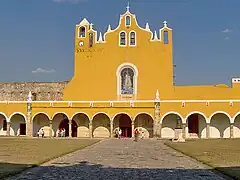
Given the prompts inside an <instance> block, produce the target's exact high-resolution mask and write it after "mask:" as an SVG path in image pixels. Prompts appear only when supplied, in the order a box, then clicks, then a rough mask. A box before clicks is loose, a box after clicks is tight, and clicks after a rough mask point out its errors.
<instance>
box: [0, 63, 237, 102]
mask: <svg viewBox="0 0 240 180" xmlns="http://www.w3.org/2000/svg"><path fill="white" fill-rule="evenodd" d="M129 64H130V63H129ZM110 101H112V102H113V103H114V102H130V101H132V100H129V101H127V100H126V101H119V100H116V101H114V100H106V101H32V104H38V103H49V102H52V103H69V102H72V103H89V102H93V103H109V102H110ZM183 101H184V102H185V103H188V102H189V103H206V101H208V102H209V103H210V102H213V103H229V102H231V101H232V102H238V103H239V102H240V99H221V100H160V101H158V102H161V103H182V102H183ZM133 102H152V103H154V102H156V101H155V100H134V101H133ZM3 103H4V104H11V103H12V104H14V103H19V104H20V103H28V101H0V104H3Z"/></svg>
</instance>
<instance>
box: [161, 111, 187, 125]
mask: <svg viewBox="0 0 240 180" xmlns="http://www.w3.org/2000/svg"><path fill="white" fill-rule="evenodd" d="M170 114H175V115H177V116H179V117H180V118H181V120H182V123H183V122H184V118H183V117H182V115H181V114H179V113H178V112H175V111H169V112H167V113H165V114H164V115H163V116H162V118H161V120H160V124H162V122H163V120H164V118H165V117H167V116H168V115H170Z"/></svg>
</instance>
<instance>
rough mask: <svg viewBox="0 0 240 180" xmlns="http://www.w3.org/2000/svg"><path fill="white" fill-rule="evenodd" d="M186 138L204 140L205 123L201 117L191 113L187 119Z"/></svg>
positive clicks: (205, 135)
mask: <svg viewBox="0 0 240 180" xmlns="http://www.w3.org/2000/svg"><path fill="white" fill-rule="evenodd" d="M186 124H187V132H186V138H206V137H207V134H206V132H207V131H206V128H207V123H206V119H205V117H204V116H203V115H201V114H199V113H193V114H191V115H189V116H188V117H187V122H186Z"/></svg>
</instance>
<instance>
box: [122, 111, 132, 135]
mask: <svg viewBox="0 0 240 180" xmlns="http://www.w3.org/2000/svg"><path fill="white" fill-rule="evenodd" d="M119 128H120V129H121V130H122V136H123V137H129V138H131V137H132V121H131V119H130V117H129V116H128V115H126V114H121V115H120V118H119Z"/></svg>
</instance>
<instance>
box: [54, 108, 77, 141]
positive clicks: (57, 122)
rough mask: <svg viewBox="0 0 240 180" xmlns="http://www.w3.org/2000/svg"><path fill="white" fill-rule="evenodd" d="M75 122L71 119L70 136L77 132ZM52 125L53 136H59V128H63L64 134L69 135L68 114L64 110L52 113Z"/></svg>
mask: <svg viewBox="0 0 240 180" xmlns="http://www.w3.org/2000/svg"><path fill="white" fill-rule="evenodd" d="M76 126H77V123H76V122H75V121H74V120H73V121H72V137H75V136H73V135H75V134H77V133H76V131H77V128H75V127H76ZM52 127H53V130H54V132H55V136H59V129H65V136H66V137H68V136H69V116H68V115H67V114H66V113H64V112H57V113H55V114H54V115H53V118H52Z"/></svg>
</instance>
